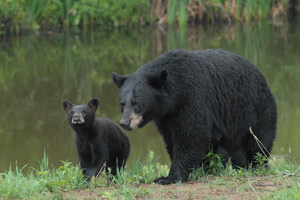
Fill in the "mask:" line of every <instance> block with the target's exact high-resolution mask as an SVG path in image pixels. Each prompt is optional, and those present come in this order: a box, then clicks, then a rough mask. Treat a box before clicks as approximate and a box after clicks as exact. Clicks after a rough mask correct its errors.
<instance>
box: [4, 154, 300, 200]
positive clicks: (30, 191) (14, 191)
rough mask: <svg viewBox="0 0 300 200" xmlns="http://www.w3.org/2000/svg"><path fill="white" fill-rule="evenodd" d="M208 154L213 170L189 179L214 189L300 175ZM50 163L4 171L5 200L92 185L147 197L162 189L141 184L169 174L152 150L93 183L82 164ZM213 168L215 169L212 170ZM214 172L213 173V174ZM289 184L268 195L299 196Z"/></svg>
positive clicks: (296, 170)
mask: <svg viewBox="0 0 300 200" xmlns="http://www.w3.org/2000/svg"><path fill="white" fill-rule="evenodd" d="M208 156H209V157H212V159H210V162H211V163H206V164H209V166H210V170H209V171H206V170H202V171H201V170H200V171H201V173H200V174H199V172H200V171H199V170H198V174H197V175H196V174H195V173H193V174H192V175H191V178H190V180H194V181H203V180H207V181H209V182H211V184H212V185H214V187H215V188H219V187H229V188H231V187H234V186H235V182H239V183H241V184H242V186H240V187H239V188H238V190H251V189H254V187H253V186H252V183H254V182H253V180H255V179H256V177H257V178H258V179H260V178H263V177H266V179H268V180H269V181H275V182H277V181H280V180H281V181H283V180H285V179H287V178H289V177H297V176H299V174H300V167H299V166H298V165H297V164H296V163H295V164H293V163H288V162H286V161H284V160H274V159H273V160H271V164H270V169H269V170H266V169H265V167H263V166H262V167H259V168H258V169H255V170H254V169H250V170H245V169H237V170H234V169H231V168H230V167H229V166H228V167H226V168H223V169H222V170H220V168H219V166H220V164H221V162H220V161H218V160H219V159H216V158H217V157H218V156H217V155H213V154H212V153H210V154H209V155H208ZM215 161H217V162H215ZM48 162H49V161H48V158H47V156H46V155H44V158H43V160H42V162H41V165H40V167H39V169H31V170H30V172H29V173H27V174H24V173H23V172H22V169H19V168H18V167H16V169H15V170H12V169H11V168H10V169H9V170H8V171H7V172H5V173H1V174H0V182H1V184H0V197H1V198H5V199H7V198H22V199H29V198H30V199H32V198H43V199H44V198H51V199H57V198H59V199H62V196H61V195H62V194H61V192H66V191H69V194H70V195H72V191H74V190H86V189H87V188H89V189H90V190H94V191H95V190H96V191H97V190H99V192H97V196H101V197H104V198H108V199H116V198H117V199H119V198H121V199H134V198H135V197H137V196H147V195H151V194H153V193H155V192H159V191H155V185H153V184H151V185H149V187H141V186H139V184H141V183H148V184H149V183H151V181H152V180H153V179H154V178H156V177H158V176H166V175H167V174H168V167H167V166H166V165H161V164H159V163H158V162H156V161H155V160H154V154H153V152H152V151H149V154H148V156H147V157H146V158H145V159H144V160H143V161H139V160H137V161H136V162H135V164H134V166H133V167H132V168H129V169H126V170H125V171H124V170H120V171H118V173H117V174H118V175H117V176H116V177H112V176H111V175H109V174H106V173H105V172H102V173H101V174H100V175H99V176H98V177H97V178H93V179H92V181H91V182H90V183H87V182H86V181H85V179H84V177H83V176H82V174H81V170H80V169H79V166H74V165H73V164H71V163H70V162H62V165H61V166H60V167H58V168H56V169H55V168H54V169H50V168H49V163H48ZM214 167H216V169H213V168H214ZM202 169H204V168H202ZM104 171H105V170H104ZM211 172H212V173H214V176H212V174H211ZM212 178H213V179H212ZM251 180H252V182H251ZM286 183H287V184H288V185H283V186H282V187H280V188H279V191H278V192H276V193H273V194H271V195H269V197H270V198H274V199H281V198H283V197H284V198H285V199H289V198H296V197H298V195H299V192H300V187H299V183H298V182H297V181H296V180H294V179H289V182H286ZM208 185H209V183H208ZM289 187H290V188H289ZM105 188H106V189H105ZM102 189H103V190H102ZM254 190H255V189H254ZM173 195H175V194H173Z"/></svg>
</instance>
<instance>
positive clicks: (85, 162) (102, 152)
mask: <svg viewBox="0 0 300 200" xmlns="http://www.w3.org/2000/svg"><path fill="white" fill-rule="evenodd" d="M98 104H99V101H98V99H96V98H93V99H91V100H90V101H89V102H88V104H87V105H73V104H72V103H71V102H70V101H68V100H64V101H63V107H64V109H65V111H66V112H67V117H68V121H69V124H70V126H71V127H72V128H73V129H74V131H75V132H76V147H77V153H78V157H79V162H80V167H81V168H82V172H83V174H84V175H85V176H86V177H87V178H88V179H87V180H88V181H89V180H90V179H91V178H92V177H93V176H96V175H97V173H98V172H99V171H100V169H101V167H102V166H103V165H104V163H105V162H106V166H107V167H110V168H111V174H112V175H116V172H117V167H118V168H121V167H124V166H125V163H126V160H127V158H128V155H129V151H130V143H129V139H128V137H127V136H126V135H125V134H124V133H123V132H122V130H121V129H120V128H119V127H118V126H117V125H116V124H115V123H114V122H113V121H111V120H109V119H106V118H96V117H95V112H96V110H97V108H98Z"/></svg>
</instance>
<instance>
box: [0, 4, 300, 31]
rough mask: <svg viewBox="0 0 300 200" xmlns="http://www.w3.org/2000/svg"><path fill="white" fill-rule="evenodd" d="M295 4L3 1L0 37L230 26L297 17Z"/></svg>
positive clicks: (0, 17)
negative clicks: (88, 30)
mask: <svg viewBox="0 0 300 200" xmlns="http://www.w3.org/2000/svg"><path fill="white" fill-rule="evenodd" d="M299 11H300V3H299V1H298V0H126V1H124V0H113V1H112V0H1V1H0V30H1V33H2V34H4V33H14V34H19V33H22V32H26V31H27V32H28V31H37V30H53V29H61V28H66V27H78V28H82V27H85V28H87V27H89V28H94V27H96V26H104V27H106V28H111V27H118V26H135V25H149V24H174V23H176V24H179V25H184V24H187V23H189V24H196V23H216V22H225V23H233V22H235V21H242V22H251V21H257V20H261V19H266V18H267V19H270V20H272V21H274V22H277V21H278V20H280V19H282V18H291V17H295V16H297V15H298V14H299Z"/></svg>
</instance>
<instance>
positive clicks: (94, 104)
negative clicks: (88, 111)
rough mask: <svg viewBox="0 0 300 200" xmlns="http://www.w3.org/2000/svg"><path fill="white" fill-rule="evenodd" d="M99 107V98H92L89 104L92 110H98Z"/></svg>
mask: <svg viewBox="0 0 300 200" xmlns="http://www.w3.org/2000/svg"><path fill="white" fill-rule="evenodd" d="M98 105H99V99H98V98H92V99H91V100H90V101H89V103H88V106H89V107H90V108H92V109H93V110H94V111H96V110H97V108H98Z"/></svg>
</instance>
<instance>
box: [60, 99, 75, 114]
mask: <svg viewBox="0 0 300 200" xmlns="http://www.w3.org/2000/svg"><path fill="white" fill-rule="evenodd" d="M62 104H63V107H64V109H65V111H66V112H68V111H69V110H70V108H72V106H73V104H72V102H71V101H69V100H66V99H65V100H63V103H62Z"/></svg>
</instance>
